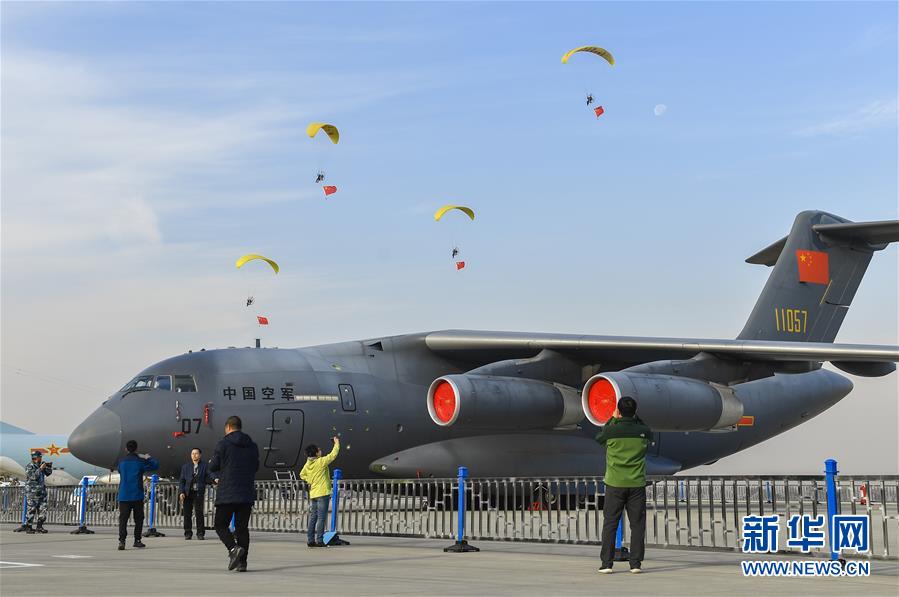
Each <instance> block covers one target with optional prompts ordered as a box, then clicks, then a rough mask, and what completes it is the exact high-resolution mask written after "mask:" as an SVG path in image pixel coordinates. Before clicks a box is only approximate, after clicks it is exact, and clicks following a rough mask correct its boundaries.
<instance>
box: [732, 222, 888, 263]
mask: <svg viewBox="0 0 899 597" xmlns="http://www.w3.org/2000/svg"><path fill="white" fill-rule="evenodd" d="M812 230H814V231H815V233H817V234H818V236H819V238H821V240H823V241H825V242H826V243H827V244H831V245H837V244H853V243H855V244H857V243H864V244H867V245H869V247H870V248H871V249H875V250H877V249H882V248H884V247H885V246H886V245H887V244H889V243H895V242H899V220H883V221H880V222H842V223H839V224H816V225H814V226H812ZM787 238H788V237H786V236H785V237H783V238H782V239H780V240H778V241H775V242H773V243H771V244H770V245H768V246H767V247H765V248H764V249H762V250H761V251H759V252H758V253H756V254H755V255H753V256H751V257H749V258H747V259H746V263H752V264H754V265H767V266H769V267H771V266H773V265H774V264H775V263H777V258H778V257H780V254H781V252H782V251H783V249H784V247H785V246H786V244H787Z"/></svg>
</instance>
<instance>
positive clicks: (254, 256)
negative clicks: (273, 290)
mask: <svg viewBox="0 0 899 597" xmlns="http://www.w3.org/2000/svg"><path fill="white" fill-rule="evenodd" d="M254 259H261V260H262V261H265V262H266V263H267V264H269V265H270V266H272V269H273V270H275V273H276V274H277V273H278V271H280V269H281V268H279V267H278V264H277V263H275V262H274V261H273V260H271V259H269V258H268V257H265V256H264V255H257V254H256V253H249V254H247V255H244V256H243V257H241V258H240V259H238V260H237V263H235V264H234V265H235V266H237V267H243V265H244V264H245V263H247V262H249V261H253V260H254Z"/></svg>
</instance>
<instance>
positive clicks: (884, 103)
mask: <svg viewBox="0 0 899 597" xmlns="http://www.w3.org/2000/svg"><path fill="white" fill-rule="evenodd" d="M897 108H899V102H897V100H895V99H893V100H877V101H873V102H870V103H868V104H866V105H864V106H862V107H861V108H859V109H857V110H855V111H854V112H851V113H849V114H847V115H845V116H842V117H840V118H835V119H833V120H829V121H826V122H822V123H820V124H815V125H811V126H807V127H805V128H802V129H799V130H798V131H796V134H797V135H801V136H803V137H819V136H827V135H832V136H847V135H857V134H860V133H864V132H867V131H870V130H875V129H885V128H896V114H897Z"/></svg>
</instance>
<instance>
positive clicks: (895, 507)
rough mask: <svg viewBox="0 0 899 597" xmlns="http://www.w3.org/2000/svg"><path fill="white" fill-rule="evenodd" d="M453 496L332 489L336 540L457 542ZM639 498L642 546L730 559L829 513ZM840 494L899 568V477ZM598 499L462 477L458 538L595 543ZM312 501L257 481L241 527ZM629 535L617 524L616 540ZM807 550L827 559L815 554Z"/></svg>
mask: <svg viewBox="0 0 899 597" xmlns="http://www.w3.org/2000/svg"><path fill="white" fill-rule="evenodd" d="M457 487H458V486H457V480H456V479H411V480H390V479H361V480H353V479H350V480H341V481H339V483H338V488H339V498H338V508H337V511H338V514H337V530H338V531H339V532H340V533H341V534H344V535H377V536H390V537H421V538H436V539H447V540H452V539H456V538H457V537H456V534H457V531H456V520H457V518H456V517H457V514H458V506H459V500H458V490H457ZM646 490H647V520H646V545H647V546H648V547H677V548H684V547H686V548H700V549H723V550H736V551H739V550H740V548H741V545H742V536H741V532H742V529H741V527H742V524H741V523H742V517H743V516H745V515H748V514H756V515H770V514H780V515H781V524H782V525H783V526H784V527H785V526H786V521H787V520H788V519H789V517H790V516H791V515H793V514H800V515H803V514H810V515H812V516H817V515H819V514H824V515H826V514H827V503H826V502H827V492H826V488H825V479H824V477H822V476H799V477H796V476H791V477H786V476H784V477H756V476H752V477H749V476H746V477H680V476H678V477H651V478H649V479H648V485H647V488H646ZM117 491H118V486H116V485H93V486H91V487H89V488H88V491H87V492H86V495H87V503H86V508H85V521H84V524H85V525H86V526H87V527H91V526H114V525H116V524H118V503H117V500H116V496H117ZM47 492H48V504H47V515H48V518H47V524H49V525H54V524H62V525H76V526H77V525H78V524H79V514H80V511H81V495H82V493H81V492H82V488H81V487H80V486H71V487H48V488H47ZM837 493H838V495H839V502H840V504H839V508H838V511H840V512H842V513H844V514H867V515H868V516H869V517H870V521H871V522H870V536H869V541H870V545H871V551H870V553H869V554H867V557H869V558H878V559H899V476H840V477H839V478H838V479H837ZM23 494H24V488H23V487H3V488H0V522H5V523H17V524H18V523H20V522H21V520H22V506H23V497H24V495H23ZM149 495H150V492H149V491H148V492H147V496H148V497H147V499H148V500H149ZM214 500H215V488H214V487H210V488H209V490H208V491H207V495H206V526H207V527H211V526H212V518H213V511H214ZM602 500H603V484H602V478H600V477H571V478H552V479H549V478H548V479H531V478H528V479H516V478H486V479H485V478H482V479H469V480H468V481H467V482H466V485H465V500H464V505H465V508H466V510H467V513H466V518H465V521H464V526H465V538H466V539H468V540H471V541H483V540H495V541H526V542H551V543H570V544H587V545H598V544H599V542H600V535H601V532H602V519H603V515H602ZM309 503H310V502H309V497H308V493H307V490H306V487H305V484H304V483H302V482H300V481H257V482H256V503H255V506H254V508H253V516H252V518H251V521H250V528H251V530H256V531H279V532H297V533H299V532H304V531H305V529H306V525H307V521H308V511H309ZM148 514H149V509H148ZM182 520H183V518H182V508H181V504H180V503H179V499H178V486H177V484H175V483H170V482H160V483H159V484H158V485H157V487H156V501H155V526H156V527H158V528H163V529H164V528H170V529H172V528H179V527H181V526H182ZM145 524H149V521H147V523H145ZM782 533H784V534H785V533H786V530H783V531H782ZM627 535H628V529H627V525H625V528H624V541H625V543H626V542H627ZM781 551H782V552H786V553H789V552H791V551H792V550H789V549H781ZM813 552H814V553H817V554H818V555H829V551H828V550H824V549H819V550H817V551H815V550H813ZM797 553H798V552H797Z"/></svg>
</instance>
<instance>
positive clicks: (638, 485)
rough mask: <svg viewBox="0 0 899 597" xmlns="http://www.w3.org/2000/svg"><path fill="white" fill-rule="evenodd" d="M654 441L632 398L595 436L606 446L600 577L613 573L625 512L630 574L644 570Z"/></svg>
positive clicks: (626, 399) (624, 401)
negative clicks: (648, 473) (648, 450)
mask: <svg viewBox="0 0 899 597" xmlns="http://www.w3.org/2000/svg"><path fill="white" fill-rule="evenodd" d="M651 439H652V431H650V429H649V427H647V426H646V425H645V424H644V423H643V421H641V420H640V419H639V418H637V402H636V401H635V400H634V399H633V398H631V397H630V396H623V397H622V398H621V399H620V400H619V401H618V408H617V409H616V410H615V413H614V414H613V415H612V418H611V419H609V422H608V423H606V424H605V425H604V426H603V428H602V431H601V432H600V433H599V434H598V435H597V436H596V441H598V442H599V443H600V444H603V445H605V447H606V474H605V477H604V479H603V481H604V482H605V485H606V496H605V501H604V504H603V509H602V513H603V522H602V550H601V551H600V559H601V560H602V565H601V566H600V568H599V572H600V573H601V574H609V573H611V572H612V560H613V559H614V557H615V535H616V533H617V531H618V523H619V522H620V521H621V514H622V511H623V510H624V509H627V519H628V521H629V522H630V527H631V546H630V565H631V572H632V573H635V574H636V573H639V572H640V571H641V566H642V565H643V555H644V552H645V548H644V544H645V542H646V448H647V447H648V446H649V442H650V440H651Z"/></svg>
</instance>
